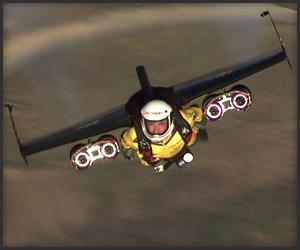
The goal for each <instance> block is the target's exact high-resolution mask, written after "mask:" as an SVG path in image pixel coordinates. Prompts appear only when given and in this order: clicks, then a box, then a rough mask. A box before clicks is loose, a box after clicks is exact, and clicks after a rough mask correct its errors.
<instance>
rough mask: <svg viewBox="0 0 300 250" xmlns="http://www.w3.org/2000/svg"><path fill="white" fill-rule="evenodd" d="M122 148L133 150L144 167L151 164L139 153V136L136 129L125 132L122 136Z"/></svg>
mask: <svg viewBox="0 0 300 250" xmlns="http://www.w3.org/2000/svg"><path fill="white" fill-rule="evenodd" d="M121 146H122V148H123V149H125V150H128V149H133V150H134V151H135V153H136V155H137V158H138V159H139V160H140V162H141V163H142V165H143V166H149V164H148V163H147V162H146V161H144V160H143V159H142V158H143V155H142V154H140V153H139V151H138V144H137V136H136V132H135V129H134V127H132V128H130V129H128V130H127V131H125V132H124V133H123V134H122V136H121Z"/></svg>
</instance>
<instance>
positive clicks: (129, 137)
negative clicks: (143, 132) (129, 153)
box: [121, 127, 138, 150]
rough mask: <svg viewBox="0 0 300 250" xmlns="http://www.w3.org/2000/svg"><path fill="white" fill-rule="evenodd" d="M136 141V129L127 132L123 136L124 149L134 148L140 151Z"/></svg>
mask: <svg viewBox="0 0 300 250" xmlns="http://www.w3.org/2000/svg"><path fill="white" fill-rule="evenodd" d="M135 141H136V132H135V129H134V127H132V128H130V129H128V130H126V131H125V132H124V133H123V134H122V136H121V146H122V147H123V148H124V149H130V148H132V149H134V150H138V145H137V143H136V142H135Z"/></svg>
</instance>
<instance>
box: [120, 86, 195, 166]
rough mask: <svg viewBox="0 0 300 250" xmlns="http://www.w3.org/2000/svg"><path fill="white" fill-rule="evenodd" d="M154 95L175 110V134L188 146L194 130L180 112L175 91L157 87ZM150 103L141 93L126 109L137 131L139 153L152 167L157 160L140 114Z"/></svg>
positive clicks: (128, 103)
mask: <svg viewBox="0 0 300 250" xmlns="http://www.w3.org/2000/svg"><path fill="white" fill-rule="evenodd" d="M153 93H154V98H153V99H160V100H163V101H165V102H167V103H168V104H170V105H171V107H172V110H173V117H172V118H173V122H174V130H173V133H174V134H175V133H176V132H178V133H179V134H180V136H181V137H182V139H183V140H184V142H185V146H186V144H188V143H189V141H190V140H191V138H192V128H191V126H190V125H189V124H188V123H187V121H186V120H184V118H183V117H182V115H181V113H180V111H179V109H180V107H179V105H178V103H177V101H176V98H175V95H174V92H173V89H172V88H163V87H156V88H153ZM149 101H151V100H149V99H147V98H146V96H145V94H144V92H143V91H139V92H137V93H136V94H135V95H133V96H132V97H131V98H130V99H129V101H128V102H127V104H126V109H127V112H128V114H130V118H131V121H132V123H133V126H134V128H135V131H136V135H137V144H138V149H139V152H140V153H141V154H142V155H143V160H145V161H146V162H147V163H148V164H150V165H151V164H153V163H154V162H155V161H157V159H156V158H155V157H153V152H152V147H151V144H152V143H151V141H150V140H149V139H148V138H147V137H146V136H145V135H144V133H143V130H142V126H141V119H142V116H141V114H140V110H141V108H142V107H143V106H144V105H145V104H146V103H147V102H149Z"/></svg>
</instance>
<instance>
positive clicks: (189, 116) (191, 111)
mask: <svg viewBox="0 0 300 250" xmlns="http://www.w3.org/2000/svg"><path fill="white" fill-rule="evenodd" d="M180 113H181V115H182V116H183V118H184V119H185V120H186V121H187V122H188V123H189V124H190V125H191V126H194V124H195V123H196V122H201V121H202V118H203V112H202V109H201V108H200V107H195V106H190V107H188V108H186V109H184V110H181V111H180Z"/></svg>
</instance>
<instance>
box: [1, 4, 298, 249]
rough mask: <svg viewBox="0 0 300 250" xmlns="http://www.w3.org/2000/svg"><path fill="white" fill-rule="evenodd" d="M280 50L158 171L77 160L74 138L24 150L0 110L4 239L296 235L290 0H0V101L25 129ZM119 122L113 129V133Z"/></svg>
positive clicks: (259, 242)
mask: <svg viewBox="0 0 300 250" xmlns="http://www.w3.org/2000/svg"><path fill="white" fill-rule="evenodd" d="M266 8H268V9H269V10H270V11H271V13H272V15H273V18H274V19H275V21H276V23H277V24H278V29H279V31H280V33H281V35H282V37H283V39H284V41H285V43H286V45H287V48H288V53H289V55H290V58H291V61H292V64H293V65H294V69H293V70H292V71H291V70H290V69H289V67H288V65H287V63H286V62H283V63H280V64H278V65H276V66H274V67H272V68H269V69H267V70H265V71H263V72H260V73H258V74H256V75H254V76H251V77H249V78H247V79H244V80H243V81H241V82H242V83H243V84H247V85H248V86H249V87H250V88H251V90H252V93H253V96H254V97H253V98H254V103H253V106H252V108H251V109H250V110H249V111H248V112H246V113H233V112H232V113H228V114H226V115H225V117H224V118H223V119H222V120H221V121H218V122H215V123H209V125H208V132H209V135H210V141H209V143H207V144H198V145H195V146H194V147H193V149H192V150H193V152H194V154H195V160H194V162H192V164H191V165H190V166H189V167H188V168H186V169H184V170H180V169H177V168H176V167H172V168H170V169H169V170H168V171H167V172H165V173H164V174H161V175H155V174H154V173H153V171H152V169H147V168H143V167H140V166H139V165H138V164H137V163H135V162H129V161H127V160H125V159H123V158H122V157H119V158H118V159H117V160H115V161H105V162H99V163H97V164H95V166H94V167H93V168H91V169H89V170H88V171H83V172H78V171H75V170H73V168H72V167H70V165H69V163H68V155H69V150H70V148H71V147H72V145H73V144H72V145H65V146H61V147H58V148H55V149H52V150H49V151H44V152H41V153H39V154H36V155H33V156H30V157H29V162H30V167H29V168H26V167H25V164H24V163H23V161H22V158H21V157H20V154H19V152H18V148H17V144H16V140H15V138H14V134H13V130H12V127H11V124H10V121H9V116H8V113H7V112H6V110H5V112H4V224H3V227H4V235H3V238H4V244H5V246H293V245H294V244H295V242H296V156H297V153H296V68H297V65H296V55H297V51H296V34H297V33H296V11H295V10H291V9H288V8H283V7H279V6H275V5H262V4H252V5H246V4H239V5H236V4H212V5H203V4H172V5H167V4H144V5H137V4H125V5H120V4H118V5H109V4H86V5H80V4H51V5H50V4H39V5H38V4H5V5H4V103H7V102H10V103H13V104H14V105H15V119H16V123H17V127H18V128H19V134H20V137H21V139H22V141H25V140H29V139H33V138H35V137H38V136H41V135H44V134H47V133H50V132H53V131H55V130H58V129H61V128H63V127H65V126H67V125H70V124H72V123H74V122H77V121H79V120H81V119H84V118H87V117H89V116H91V115H94V114H96V113H99V112H102V111H105V110H107V109H109V108H111V107H114V106H117V105H119V104H120V103H124V102H126V100H127V98H128V97H129V96H130V95H131V94H132V93H134V92H135V91H136V90H138V88H139V84H138V81H137V77H136V75H135V67H136V66H137V65H140V64H143V65H145V67H146V69H147V72H148V74H149V78H150V81H151V82H152V83H153V85H155V86H158V85H161V86H170V85H172V84H174V83H179V82H181V81H184V80H188V79H191V78H193V77H195V76H198V75H201V74H205V73H207V72H209V71H212V70H215V69H217V68H220V67H223V66H227V65H230V64H233V63H237V62H240V61H243V60H245V59H247V58H250V57H253V56H256V55H258V54H261V53H263V52H266V51H269V50H272V49H274V48H277V47H278V41H277V40H276V39H277V38H276V35H275V33H274V30H273V28H272V26H271V24H270V22H269V20H268V19H267V18H265V19H263V18H261V17H260V16H259V14H260V12H261V11H263V10H265V9H266ZM120 132H121V130H118V131H114V132H113V134H115V135H120Z"/></svg>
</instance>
